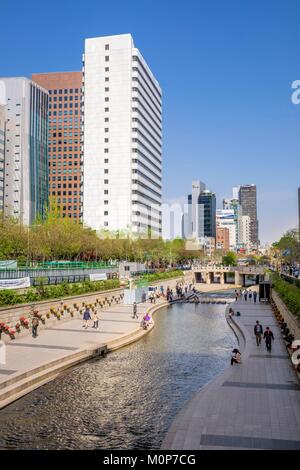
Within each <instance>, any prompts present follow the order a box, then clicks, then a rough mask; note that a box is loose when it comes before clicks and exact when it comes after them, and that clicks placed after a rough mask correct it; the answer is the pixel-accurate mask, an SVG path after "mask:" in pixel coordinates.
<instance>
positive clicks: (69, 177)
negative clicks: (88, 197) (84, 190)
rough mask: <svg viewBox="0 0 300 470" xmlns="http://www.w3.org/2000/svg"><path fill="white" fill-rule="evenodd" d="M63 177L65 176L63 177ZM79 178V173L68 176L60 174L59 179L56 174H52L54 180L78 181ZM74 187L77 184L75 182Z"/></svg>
mask: <svg viewBox="0 0 300 470" xmlns="http://www.w3.org/2000/svg"><path fill="white" fill-rule="evenodd" d="M61 178H63V179H61ZM78 179H80V178H78V176H77V175H74V176H68V177H67V176H63V177H61V176H58V177H57V179H56V176H52V181H73V180H74V181H77V180H78ZM80 184H81V183H80ZM74 187H75V184H74Z"/></svg>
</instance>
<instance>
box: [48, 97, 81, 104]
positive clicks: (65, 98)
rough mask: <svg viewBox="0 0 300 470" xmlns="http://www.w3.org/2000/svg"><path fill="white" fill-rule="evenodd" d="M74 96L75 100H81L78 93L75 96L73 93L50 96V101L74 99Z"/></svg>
mask: <svg viewBox="0 0 300 470" xmlns="http://www.w3.org/2000/svg"><path fill="white" fill-rule="evenodd" d="M73 98H74V100H75V101H78V100H79V96H78V95H75V96H74V97H73V95H70V96H64V97H62V96H59V97H57V96H54V97H53V98H51V97H50V99H49V102H50V103H51V102H52V101H54V102H56V101H73Z"/></svg>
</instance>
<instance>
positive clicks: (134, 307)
mask: <svg viewBox="0 0 300 470" xmlns="http://www.w3.org/2000/svg"><path fill="white" fill-rule="evenodd" d="M132 318H139V317H138V314H137V304H136V302H133V315H132Z"/></svg>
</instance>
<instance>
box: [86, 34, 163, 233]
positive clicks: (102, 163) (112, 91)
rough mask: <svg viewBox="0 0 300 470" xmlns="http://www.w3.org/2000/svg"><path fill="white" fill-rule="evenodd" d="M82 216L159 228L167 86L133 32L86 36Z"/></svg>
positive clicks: (108, 224)
mask: <svg viewBox="0 0 300 470" xmlns="http://www.w3.org/2000/svg"><path fill="white" fill-rule="evenodd" d="M83 82H84V183H83V220H84V222H85V223H86V224H87V225H88V226H90V227H92V228H93V229H97V230H98V229H101V228H104V229H108V230H113V231H116V230H123V229H128V230H130V231H132V232H133V233H136V234H143V233H149V231H151V233H152V234H154V235H160V234H161V195H162V93H161V88H160V86H159V83H158V82H157V80H156V79H155V77H154V75H153V73H152V72H151V70H150V68H149V67H148V65H147V63H146V62H145V60H144V58H143V56H142V55H141V53H140V52H139V50H138V49H137V48H136V47H135V45H134V42H133V39H132V37H131V35H130V34H123V35H118V36H108V37H98V38H91V39H86V41H85V51H84V57H83Z"/></svg>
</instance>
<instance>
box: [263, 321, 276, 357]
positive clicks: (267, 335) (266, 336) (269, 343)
mask: <svg viewBox="0 0 300 470" xmlns="http://www.w3.org/2000/svg"><path fill="white" fill-rule="evenodd" d="M264 339H265V341H266V348H267V350H268V351H269V352H271V349H272V340H273V341H274V335H273V332H272V331H271V329H270V328H269V327H268V326H267V328H266V330H265V332H264Z"/></svg>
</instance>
